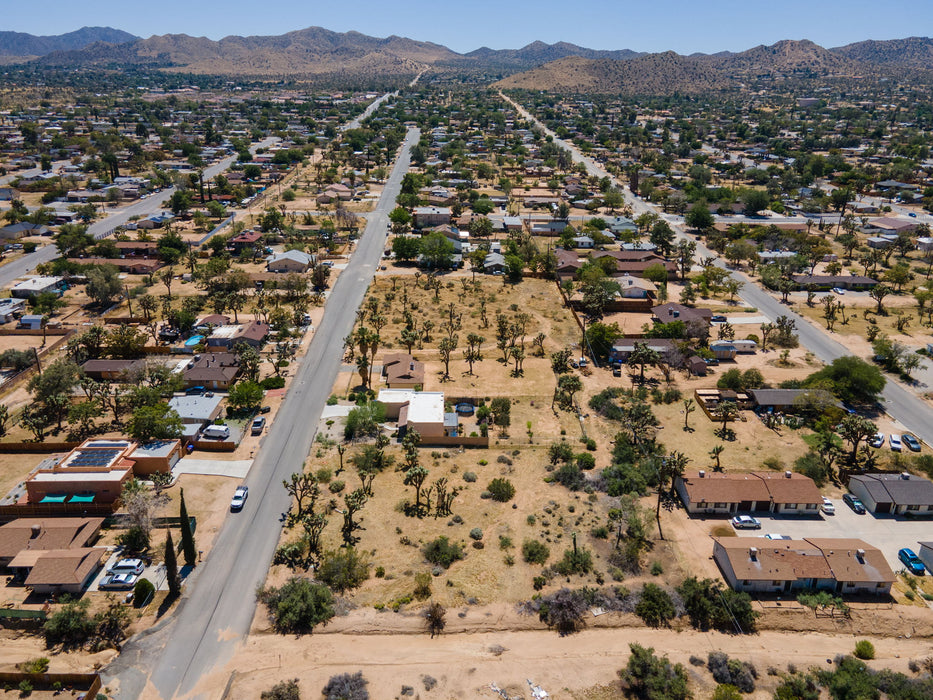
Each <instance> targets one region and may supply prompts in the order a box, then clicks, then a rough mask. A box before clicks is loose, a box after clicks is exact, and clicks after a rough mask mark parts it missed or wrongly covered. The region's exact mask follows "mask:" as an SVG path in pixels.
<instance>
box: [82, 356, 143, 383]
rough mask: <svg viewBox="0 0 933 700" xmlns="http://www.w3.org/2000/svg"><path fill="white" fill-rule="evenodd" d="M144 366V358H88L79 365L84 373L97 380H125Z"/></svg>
mask: <svg viewBox="0 0 933 700" xmlns="http://www.w3.org/2000/svg"><path fill="white" fill-rule="evenodd" d="M145 367H146V362H145V360H88V361H87V362H85V363H84V364H83V365H81V369H82V370H83V371H84V374H86V375H87V376H88V377H90V378H91V379H94V380H96V381H99V382H101V381H105V380H106V381H125V380H126V379H127V378H128V377H130V376H131V375H132V374H134V373H135V372H136V371H137V370H142V369H145Z"/></svg>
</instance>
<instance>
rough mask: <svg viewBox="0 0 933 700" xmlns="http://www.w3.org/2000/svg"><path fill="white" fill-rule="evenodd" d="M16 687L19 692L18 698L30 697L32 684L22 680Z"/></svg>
mask: <svg viewBox="0 0 933 700" xmlns="http://www.w3.org/2000/svg"><path fill="white" fill-rule="evenodd" d="M16 687H17V689H18V690H19V696H20V697H21V698H28V697H29V696H30V695H32V683H30V682H29V681H27V680H25V679H23V680H21V681H20V682H19V685H18V686H16Z"/></svg>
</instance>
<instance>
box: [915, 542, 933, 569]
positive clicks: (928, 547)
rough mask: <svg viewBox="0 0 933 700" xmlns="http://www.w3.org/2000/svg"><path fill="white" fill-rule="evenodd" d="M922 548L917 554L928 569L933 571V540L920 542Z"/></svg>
mask: <svg viewBox="0 0 933 700" xmlns="http://www.w3.org/2000/svg"><path fill="white" fill-rule="evenodd" d="M917 544H919V545H920V549H918V550H917V556H918V557H920V561H922V562H923V564H924V566H926V567H927V570H929V571H931V572H933V542H918V543H917Z"/></svg>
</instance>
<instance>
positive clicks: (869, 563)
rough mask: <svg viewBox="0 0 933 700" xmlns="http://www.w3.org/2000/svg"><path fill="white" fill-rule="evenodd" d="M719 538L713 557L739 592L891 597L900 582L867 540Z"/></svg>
mask: <svg viewBox="0 0 933 700" xmlns="http://www.w3.org/2000/svg"><path fill="white" fill-rule="evenodd" d="M713 542H714V544H713V559H715V561H716V563H717V564H718V565H719V569H720V571H722V574H723V577H724V578H725V579H726V583H728V584H729V586H730V587H731V588H732V589H733V590H736V591H744V592H748V593H772V594H787V593H791V592H792V591H801V590H811V589H816V590H826V591H830V592H833V593H836V594H843V595H854V594H865V593H869V594H872V595H886V594H888V593H890V591H891V585H892V584H893V583H894V580H895V576H894V572H893V571H892V570H891V567H890V566H889V565H888V563H887V561H886V560H885V558H884V555H883V554H882V553H881V550H879V549H877V548H876V547H872V546H871V545H870V544H868V543H867V542H864V541H863V540H858V539H841V538H840V539H833V538H806V539H802V540H767V539H764V538H758V537H717V538H714V540H713Z"/></svg>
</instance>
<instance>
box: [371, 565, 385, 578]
mask: <svg viewBox="0 0 933 700" xmlns="http://www.w3.org/2000/svg"><path fill="white" fill-rule="evenodd" d="M385 575H386V568H385V567H384V566H377V567H376V571H375V574H374V576H375V577H376V578H385Z"/></svg>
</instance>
